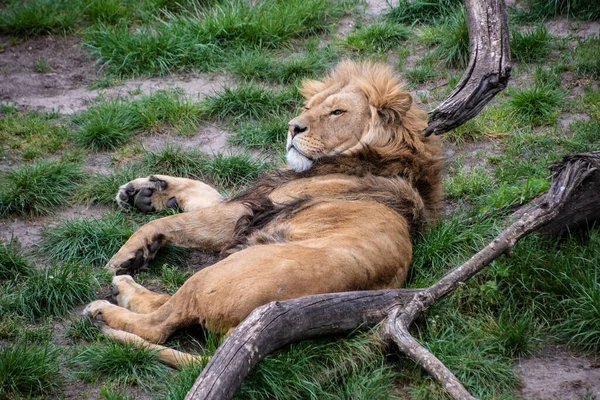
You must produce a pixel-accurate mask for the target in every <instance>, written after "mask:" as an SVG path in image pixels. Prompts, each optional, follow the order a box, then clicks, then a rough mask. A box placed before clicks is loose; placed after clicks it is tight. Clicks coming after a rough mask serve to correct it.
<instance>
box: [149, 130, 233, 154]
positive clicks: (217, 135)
mask: <svg viewBox="0 0 600 400" xmlns="http://www.w3.org/2000/svg"><path fill="white" fill-rule="evenodd" d="M140 140H141V143H142V146H144V147H145V148H146V149H148V150H152V151H156V150H160V149H162V148H164V147H165V146H167V145H175V146H177V147H181V148H182V149H183V150H199V151H201V152H203V153H207V154H216V153H223V152H226V153H239V152H241V151H242V148H241V147H239V146H234V145H232V144H230V143H229V142H228V141H227V131H225V130H223V129H221V128H219V127H217V126H215V125H204V126H202V127H201V128H200V130H199V131H198V132H197V133H196V134H195V135H192V136H176V135H169V134H156V135H149V136H144V137H141V138H140Z"/></svg>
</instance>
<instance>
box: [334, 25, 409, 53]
mask: <svg viewBox="0 0 600 400" xmlns="http://www.w3.org/2000/svg"><path fill="white" fill-rule="evenodd" d="M411 32H412V30H411V29H410V28H409V27H408V26H405V25H400V24H397V23H392V22H374V23H372V24H371V25H367V26H361V27H359V28H357V29H355V30H354V32H352V33H351V34H350V35H348V37H347V38H346V41H345V43H344V45H345V46H346V47H347V48H348V49H350V50H355V51H359V52H378V53H385V52H387V51H389V50H391V49H394V48H397V47H399V46H400V45H401V44H402V43H404V42H405V41H407V40H408V39H409V38H410V36H411Z"/></svg>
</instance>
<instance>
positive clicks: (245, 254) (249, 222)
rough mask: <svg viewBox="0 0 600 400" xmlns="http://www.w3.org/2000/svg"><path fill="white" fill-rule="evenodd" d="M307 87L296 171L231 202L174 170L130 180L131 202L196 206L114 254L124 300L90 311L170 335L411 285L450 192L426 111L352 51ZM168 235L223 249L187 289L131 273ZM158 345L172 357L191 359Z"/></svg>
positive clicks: (113, 325)
mask: <svg viewBox="0 0 600 400" xmlns="http://www.w3.org/2000/svg"><path fill="white" fill-rule="evenodd" d="M300 91H301V93H302V95H303V96H304V97H305V99H306V101H305V103H304V107H303V108H302V112H301V113H300V115H298V116H297V117H295V118H294V119H292V120H291V121H290V122H289V124H288V128H289V130H288V135H287V143H286V150H287V164H288V168H283V169H278V170H275V171H271V172H267V173H266V174H265V175H263V176H262V177H261V178H260V179H259V180H258V182H257V183H256V184H255V185H254V186H252V187H250V188H249V189H248V190H246V191H244V192H243V193H241V194H239V195H237V196H235V197H233V198H230V199H226V198H224V197H223V196H221V195H220V194H219V193H218V192H217V191H216V190H215V189H214V188H212V187H210V186H209V185H207V184H205V183H202V182H199V181H195V180H190V179H184V178H175V177H170V176H164V175H153V176H149V177H146V178H139V179H135V180H133V181H131V182H129V183H127V184H125V185H123V186H121V188H120V190H119V192H118V194H117V202H118V203H119V204H120V205H121V206H122V207H126V208H127V207H131V208H136V209H138V210H140V211H144V212H151V211H159V210H162V209H164V208H166V207H178V208H180V209H181V210H182V211H184V212H183V213H180V214H176V215H172V216H168V217H164V218H161V219H157V220H154V221H152V222H150V223H148V224H146V225H144V226H142V227H141V228H140V229H139V230H138V231H137V232H135V233H134V234H133V235H132V236H131V237H130V238H129V240H127V242H126V243H125V244H124V245H123V247H122V248H121V249H120V250H119V251H118V252H117V253H116V254H115V255H114V256H113V257H112V258H111V259H110V261H109V262H108V264H107V268H108V269H110V270H111V271H112V272H113V273H114V274H115V277H114V279H113V294H114V298H115V300H116V303H117V304H116V305H115V304H112V303H110V302H108V301H105V300H98V301H95V302H92V303H91V304H89V305H88V306H87V307H86V309H85V311H84V313H85V314H87V315H89V316H90V317H91V318H93V319H95V320H97V321H102V324H101V325H103V326H104V328H103V331H104V332H105V333H107V334H108V335H109V336H110V337H112V338H114V339H117V340H121V341H133V342H135V343H139V344H147V343H152V344H160V343H163V342H164V341H166V340H167V339H168V338H169V336H171V335H172V334H173V333H174V332H175V331H177V330H178V329H181V328H184V327H188V326H191V325H196V324H199V325H201V326H203V327H204V328H206V329H208V330H211V331H214V332H223V333H225V332H228V331H229V330H231V329H232V328H234V327H235V326H236V325H238V324H239V323H240V322H241V321H242V320H243V319H244V318H245V317H246V316H248V315H249V314H250V313H251V312H252V310H254V309H255V308H257V307H259V306H261V305H264V304H266V303H269V302H272V301H281V300H287V299H292V298H297V297H301V296H307V295H312V294H322V293H332V292H344V291H355V290H372V289H385V288H396V287H399V286H401V285H402V284H403V283H404V280H405V279H406V276H407V272H408V268H409V265H410V263H411V259H412V242H411V235H412V234H415V233H416V232H418V231H419V230H420V229H422V228H423V227H424V226H426V224H428V223H429V222H431V221H432V220H435V218H436V216H437V215H438V212H439V209H440V203H441V196H442V194H441V193H442V187H441V168H442V161H441V157H440V147H439V145H438V144H437V140H436V139H435V138H426V137H424V136H423V135H422V132H423V130H424V129H425V127H426V126H427V122H426V118H425V117H426V114H425V112H424V111H422V110H420V109H419V108H418V107H417V106H416V104H415V102H414V101H413V98H412V96H411V95H410V93H408V92H406V91H404V90H403V89H402V86H401V84H400V81H399V79H398V78H397V77H396V76H395V74H394V72H393V71H392V69H391V68H390V67H388V66H386V65H383V64H376V63H369V62H353V61H343V62H341V63H339V64H338V65H337V66H336V67H335V68H334V69H333V70H332V71H331V72H330V73H329V74H328V75H327V76H326V77H325V78H324V79H322V80H306V81H304V82H303V84H302V86H301V90H300ZM167 243H172V244H175V245H179V246H184V247H190V248H201V249H205V250H211V251H218V252H221V254H222V258H221V260H220V261H218V262H216V263H215V264H214V265H212V266H209V267H207V268H204V269H202V270H200V271H198V272H197V273H196V274H194V275H193V276H192V277H190V278H189V279H188V280H187V281H186V282H185V283H184V284H183V285H182V286H181V288H180V289H179V290H178V291H177V292H176V293H175V294H174V295H173V296H169V295H166V294H158V293H153V292H151V291H150V290H148V289H145V288H144V287H142V286H141V285H139V284H137V283H135V282H134V280H133V278H132V277H131V276H129V275H132V274H134V273H135V272H137V271H139V270H141V269H144V268H146V267H147V265H148V263H149V262H150V261H152V260H153V259H154V257H155V256H156V254H157V252H158V251H159V249H160V248H161V247H162V246H164V245H165V244H167ZM156 348H158V349H159V350H161V358H162V359H163V360H164V361H166V362H167V363H170V364H171V365H177V363H178V362H179V360H180V359H181V358H185V355H182V354H181V353H178V352H175V351H174V350H169V349H166V348H164V347H162V346H158V347H156ZM163 350H164V351H163Z"/></svg>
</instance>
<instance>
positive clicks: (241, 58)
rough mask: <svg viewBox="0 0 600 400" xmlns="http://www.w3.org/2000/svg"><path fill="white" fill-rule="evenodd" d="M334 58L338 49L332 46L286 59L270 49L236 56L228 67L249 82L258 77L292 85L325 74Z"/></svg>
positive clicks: (293, 55)
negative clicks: (269, 50) (303, 79)
mask: <svg viewBox="0 0 600 400" xmlns="http://www.w3.org/2000/svg"><path fill="white" fill-rule="evenodd" d="M334 57H335V50H334V49H333V48H332V47H331V46H329V47H326V48H324V49H319V50H318V51H311V52H307V53H306V54H292V55H290V56H287V57H285V58H283V57H277V56H276V55H275V54H271V53H270V52H267V51H247V52H242V53H241V54H240V55H238V56H236V57H233V59H232V60H231V61H230V62H229V63H228V65H227V69H228V70H230V71H231V72H233V73H234V74H235V75H237V76H238V77H240V78H242V79H244V80H246V81H251V80H254V79H258V80H263V81H269V82H274V83H280V84H290V83H293V82H297V81H299V80H300V79H302V78H307V77H316V76H318V75H319V74H321V73H323V72H324V71H325V69H327V68H329V67H331V65H332V61H333V59H334Z"/></svg>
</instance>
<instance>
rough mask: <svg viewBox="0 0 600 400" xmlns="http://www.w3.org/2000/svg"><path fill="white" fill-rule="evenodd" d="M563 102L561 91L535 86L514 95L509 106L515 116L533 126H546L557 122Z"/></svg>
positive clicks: (519, 90) (518, 91)
mask: <svg viewBox="0 0 600 400" xmlns="http://www.w3.org/2000/svg"><path fill="white" fill-rule="evenodd" d="M562 102H563V95H562V93H561V92H560V91H558V90H554V89H552V88H549V87H547V86H544V85H533V86H530V87H528V88H524V89H518V90H515V91H514V92H513V93H512V97H511V98H510V99H509V101H508V104H509V106H510V109H511V111H512V113H513V115H514V116H515V117H516V118H517V119H518V120H520V121H522V122H523V123H526V124H531V125H544V124H552V123H554V122H556V119H557V117H558V111H559V110H558V107H559V106H560V105H561V104H562Z"/></svg>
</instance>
